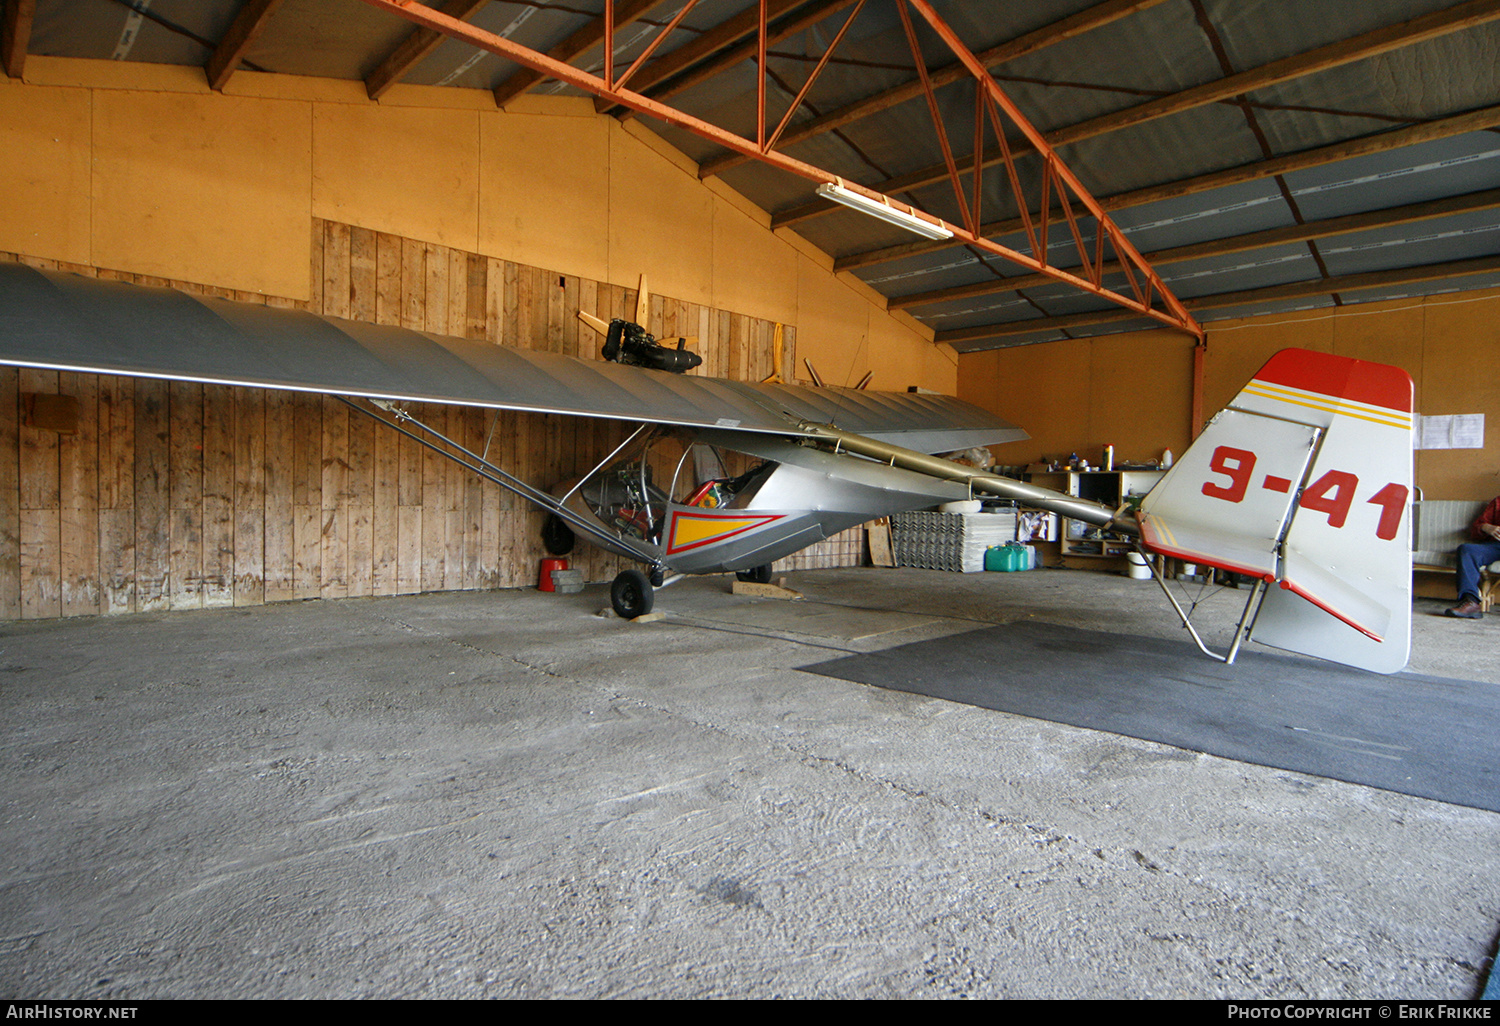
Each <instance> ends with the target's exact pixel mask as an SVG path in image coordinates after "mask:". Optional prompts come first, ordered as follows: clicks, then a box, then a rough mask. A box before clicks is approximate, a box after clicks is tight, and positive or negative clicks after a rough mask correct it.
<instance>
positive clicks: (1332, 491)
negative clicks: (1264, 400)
mask: <svg viewBox="0 0 1500 1026" xmlns="http://www.w3.org/2000/svg"><path fill="white" fill-rule="evenodd" d="M1208 467H1209V469H1210V470H1212V471H1213V472H1214V474H1216V475H1220V476H1222V477H1223V478H1224V480H1223V481H1205V482H1204V484H1203V494H1204V495H1207V496H1209V497H1210V498H1214V499H1223V500H1224V501H1225V502H1242V501H1244V498H1245V495H1246V493H1248V492H1249V490H1250V488H1251V486H1252V484H1253V483H1254V473H1255V453H1253V452H1251V451H1250V450H1248V449H1236V448H1235V447H1234V446H1232V445H1221V446H1219V447H1218V448H1217V449H1215V450H1214V452H1213V457H1212V458H1211V459H1210V460H1209V461H1208ZM1290 485H1291V482H1289V481H1287V480H1286V478H1279V477H1273V476H1271V475H1267V476H1266V478H1265V480H1263V481H1262V482H1261V484H1260V487H1262V488H1264V489H1266V490H1268V491H1275V492H1285V491H1287V490H1288V488H1289V487H1290ZM1358 491H1359V478H1358V477H1356V476H1355V475H1354V474H1351V473H1349V472H1348V471H1344V470H1330V471H1328V472H1327V473H1326V474H1324V475H1323V476H1322V477H1320V478H1318V479H1317V480H1316V481H1314V482H1313V483H1312V484H1310V485H1308V486H1307V487H1306V488H1305V489H1304V490H1303V492H1302V496H1301V500H1300V501H1301V505H1302V508H1303V509H1311V510H1316V511H1317V512H1319V513H1323V514H1326V515H1327V517H1328V526H1329V527H1343V526H1344V524H1345V523H1346V522H1347V521H1348V519H1349V510H1350V509H1351V508H1352V507H1353V505H1354V499H1355V496H1356V494H1357V492H1358ZM1406 496H1407V488H1406V486H1405V485H1403V484H1397V483H1395V482H1394V481H1393V482H1391V483H1390V484H1387V485H1385V486H1384V487H1383V488H1381V489H1380V490H1379V491H1377V492H1376V493H1375V494H1374V495H1372V496H1370V498H1368V499H1366V500H1365V501H1366V502H1368V503H1370V504H1372V505H1375V506H1378V507H1380V519H1379V520H1378V521H1377V522H1376V524H1375V537H1377V538H1379V539H1381V540H1383V541H1391V540H1392V539H1394V538H1395V537H1396V532H1397V531H1398V530H1399V529H1400V527H1401V517H1402V515H1403V514H1404V513H1405V512H1406Z"/></svg>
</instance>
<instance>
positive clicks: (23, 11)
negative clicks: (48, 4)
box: [0, 0, 36, 78]
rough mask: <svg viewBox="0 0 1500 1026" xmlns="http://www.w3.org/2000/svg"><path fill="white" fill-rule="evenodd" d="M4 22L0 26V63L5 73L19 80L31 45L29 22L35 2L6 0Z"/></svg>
mask: <svg viewBox="0 0 1500 1026" xmlns="http://www.w3.org/2000/svg"><path fill="white" fill-rule="evenodd" d="M4 17H5V20H4V23H3V24H0V61H3V62H4V64H5V73H6V74H7V75H9V76H10V77H11V78H20V77H21V75H22V74H23V73H24V72H25V70H26V48H27V47H28V46H30V45H31V22H32V20H33V19H34V18H35V17H36V0H8V2H7V3H6V5H5V16H4Z"/></svg>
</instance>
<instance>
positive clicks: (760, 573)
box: [734, 563, 771, 584]
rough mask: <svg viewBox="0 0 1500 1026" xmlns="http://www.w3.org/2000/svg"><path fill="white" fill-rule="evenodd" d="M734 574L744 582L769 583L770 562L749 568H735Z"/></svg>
mask: <svg viewBox="0 0 1500 1026" xmlns="http://www.w3.org/2000/svg"><path fill="white" fill-rule="evenodd" d="M734 576H735V577H737V578H739V579H740V580H742V581H744V582H745V583H746V584H770V583H771V564H770V563H767V564H765V565H764V566H754V567H751V568H750V569H749V570H736V571H735V572H734Z"/></svg>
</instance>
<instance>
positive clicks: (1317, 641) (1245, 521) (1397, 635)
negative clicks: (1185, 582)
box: [1140, 349, 1413, 673]
mask: <svg viewBox="0 0 1500 1026" xmlns="http://www.w3.org/2000/svg"><path fill="white" fill-rule="evenodd" d="M1412 391H1413V390H1412V381H1411V377H1410V376H1409V375H1408V374H1407V373H1406V372H1405V371H1403V370H1401V369H1400V368H1399V367H1389V366H1386V365H1384V364H1378V363H1368V362H1366V361H1363V360H1352V359H1349V358H1347V357H1342V356H1332V355H1330V354H1328V353H1316V352H1311V351H1309V350H1305V349H1286V350H1283V351H1281V352H1279V353H1277V354H1276V355H1275V356H1273V357H1272V358H1271V359H1270V361H1269V362H1268V363H1267V364H1266V365H1265V366H1264V367H1262V368H1261V369H1260V371H1259V372H1257V373H1256V375H1255V378H1254V379H1253V380H1252V381H1251V382H1250V383H1249V384H1248V385H1246V386H1245V387H1244V389H1243V390H1241V392H1240V393H1239V395H1237V396H1235V398H1234V401H1233V402H1232V403H1230V404H1229V406H1228V408H1226V409H1225V410H1224V411H1223V412H1222V413H1220V414H1219V415H1218V416H1217V417H1215V418H1214V420H1213V421H1212V422H1211V423H1210V424H1209V425H1208V427H1207V428H1205V429H1204V432H1203V434H1202V435H1200V436H1199V438H1198V439H1197V441H1195V442H1194V443H1193V445H1192V447H1191V448H1189V449H1188V451H1187V452H1186V453H1185V454H1184V455H1183V458H1182V460H1181V461H1180V462H1179V463H1177V464H1176V465H1175V466H1173V467H1172V469H1171V470H1170V471H1168V473H1167V475H1166V477H1164V478H1163V479H1162V481H1161V482H1160V483H1159V484H1158V485H1157V486H1156V488H1154V489H1152V491H1151V494H1150V495H1148V496H1147V497H1146V499H1145V501H1143V502H1142V503H1141V516H1140V522H1141V537H1142V542H1143V543H1144V544H1145V546H1146V547H1147V548H1148V549H1150V550H1152V551H1153V552H1158V553H1162V554H1164V555H1168V556H1176V557H1179V558H1181V559H1185V560H1188V561H1190V562H1194V563H1202V564H1206V565H1208V566H1212V567H1218V568H1220V569H1223V570H1231V571H1236V572H1239V573H1243V574H1248V575H1250V576H1252V577H1256V578H1259V579H1261V580H1264V581H1266V582H1268V584H1271V585H1272V587H1270V588H1268V589H1267V593H1266V597H1265V600H1264V601H1263V602H1262V603H1261V606H1260V609H1259V611H1258V612H1257V613H1256V614H1255V619H1254V623H1253V625H1252V627H1251V631H1250V637H1251V638H1252V639H1254V640H1255V641H1259V642H1261V643H1263V644H1266V645H1271V646H1273V647H1275V648H1282V649H1287V650H1288V651H1292V652H1300V653H1303V654H1305V655H1312V656H1317V657H1319V658H1321V659H1330V660H1333V661H1335V662H1340V663H1346V664H1348V665H1350V666H1357V667H1361V668H1364V669H1368V670H1374V671H1376V672H1378V673H1394V672H1396V671H1397V670H1400V669H1401V668H1402V667H1404V666H1405V665H1406V660H1407V656H1408V654H1409V650H1410V643H1411V540H1410V523H1411V518H1410V516H1409V515H1408V513H1409V509H1410V505H1409V504H1410V499H1411V494H1412Z"/></svg>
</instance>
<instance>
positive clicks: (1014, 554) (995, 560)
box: [984, 542, 1036, 573]
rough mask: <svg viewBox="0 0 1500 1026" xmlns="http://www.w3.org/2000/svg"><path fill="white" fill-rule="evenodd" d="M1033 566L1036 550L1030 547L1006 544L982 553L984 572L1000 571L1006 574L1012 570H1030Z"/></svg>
mask: <svg viewBox="0 0 1500 1026" xmlns="http://www.w3.org/2000/svg"><path fill="white" fill-rule="evenodd" d="M1035 565H1036V550H1035V549H1033V548H1032V547H1031V546H1030V545H1022V544H1020V543H1018V542H1006V543H1005V544H1004V545H992V546H991V547H990V548H988V549H986V550H985V552H984V568H985V569H986V570H1000V571H1003V572H1007V573H1008V572H1011V571H1014V570H1030V569H1031V568H1032V567H1033V566H1035Z"/></svg>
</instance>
